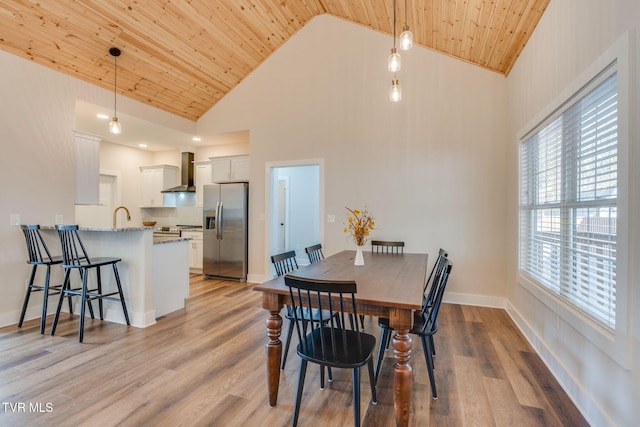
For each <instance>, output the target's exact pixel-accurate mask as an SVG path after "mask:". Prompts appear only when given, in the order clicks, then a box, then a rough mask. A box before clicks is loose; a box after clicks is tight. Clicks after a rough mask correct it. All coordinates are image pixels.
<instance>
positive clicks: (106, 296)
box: [51, 225, 131, 342]
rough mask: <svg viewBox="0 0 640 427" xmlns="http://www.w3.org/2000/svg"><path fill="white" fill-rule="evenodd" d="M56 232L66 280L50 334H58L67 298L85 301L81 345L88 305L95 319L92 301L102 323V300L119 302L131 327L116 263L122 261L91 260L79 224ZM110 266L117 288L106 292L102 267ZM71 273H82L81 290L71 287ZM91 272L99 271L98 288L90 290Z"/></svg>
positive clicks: (82, 314)
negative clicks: (63, 302) (59, 322)
mask: <svg viewBox="0 0 640 427" xmlns="http://www.w3.org/2000/svg"><path fill="white" fill-rule="evenodd" d="M56 230H57V231H58V237H59V238H60V246H61V247H62V268H64V280H63V285H62V290H61V292H60V299H59V301H58V308H57V309H56V314H55V316H54V318H53V324H52V325H51V335H52V336H53V335H54V334H55V332H56V326H57V325H58V318H59V317H60V309H61V308H62V301H63V299H64V297H65V296H69V297H70V296H79V297H80V299H81V302H82V305H81V306H80V325H79V327H78V342H82V341H83V339H84V314H85V306H86V305H88V306H89V310H90V312H91V317H92V318H93V309H92V308H91V307H92V305H91V301H93V300H98V307H99V310H100V320H104V313H103V303H102V302H103V300H111V301H119V302H120V304H121V305H122V311H123V312H124V318H125V320H126V322H127V325H130V324H131V322H130V321H129V313H128V312H127V306H126V304H125V301H124V293H123V292H122V284H121V283H120V275H119V274H118V267H117V264H118V263H119V262H120V261H122V260H121V259H120V258H112V257H89V254H88V253H87V250H86V249H85V246H84V244H83V243H82V240H81V239H80V235H79V234H78V226H77V225H56ZM107 266H111V267H112V269H113V275H114V278H115V283H116V288H117V289H116V290H115V291H104V290H103V288H102V275H101V269H100V268H101V267H107ZM72 270H78V271H80V277H81V278H82V285H81V286H80V288H72V287H71V271H72ZM90 270H94V271H95V272H96V283H95V287H91V288H90V287H89V283H88V282H89V280H88V279H89V271H90ZM85 303H86V304H85Z"/></svg>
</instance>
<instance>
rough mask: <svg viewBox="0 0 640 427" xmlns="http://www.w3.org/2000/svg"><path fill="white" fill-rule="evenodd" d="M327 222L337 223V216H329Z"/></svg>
mask: <svg viewBox="0 0 640 427" xmlns="http://www.w3.org/2000/svg"><path fill="white" fill-rule="evenodd" d="M327 222H336V216H335V215H327Z"/></svg>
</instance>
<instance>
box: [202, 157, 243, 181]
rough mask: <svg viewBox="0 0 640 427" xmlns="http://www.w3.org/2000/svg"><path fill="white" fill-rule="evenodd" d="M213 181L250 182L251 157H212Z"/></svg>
mask: <svg viewBox="0 0 640 427" xmlns="http://www.w3.org/2000/svg"><path fill="white" fill-rule="evenodd" d="M209 160H211V181H213V182H234V181H249V156H232V157H210V158H209Z"/></svg>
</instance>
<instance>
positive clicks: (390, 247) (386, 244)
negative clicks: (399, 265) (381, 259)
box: [371, 240, 404, 254]
mask: <svg viewBox="0 0 640 427" xmlns="http://www.w3.org/2000/svg"><path fill="white" fill-rule="evenodd" d="M371 252H376V253H389V254H401V253H404V242H400V241H388V240H372V241H371Z"/></svg>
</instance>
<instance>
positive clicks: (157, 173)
mask: <svg viewBox="0 0 640 427" xmlns="http://www.w3.org/2000/svg"><path fill="white" fill-rule="evenodd" d="M140 171H141V172H142V200H141V201H140V206H141V207H147V208H158V207H175V197H168V198H167V197H165V195H164V194H163V193H162V190H166V189H167V188H171V187H175V186H176V185H177V183H178V168H177V167H176V166H169V165H160V166H141V167H140ZM165 199H166V200H165Z"/></svg>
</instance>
